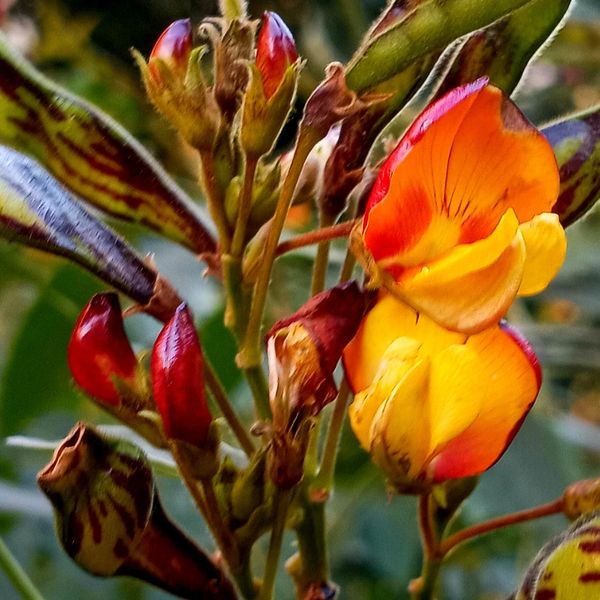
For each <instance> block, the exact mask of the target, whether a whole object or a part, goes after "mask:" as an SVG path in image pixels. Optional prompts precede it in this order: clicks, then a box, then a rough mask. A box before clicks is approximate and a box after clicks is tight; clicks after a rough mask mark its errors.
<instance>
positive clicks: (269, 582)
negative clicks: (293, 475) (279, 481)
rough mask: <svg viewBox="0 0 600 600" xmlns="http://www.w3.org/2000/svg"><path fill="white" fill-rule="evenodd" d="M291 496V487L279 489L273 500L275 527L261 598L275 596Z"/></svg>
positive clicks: (268, 599)
mask: <svg viewBox="0 0 600 600" xmlns="http://www.w3.org/2000/svg"><path fill="white" fill-rule="evenodd" d="M291 496H292V490H291V489H289V490H282V489H278V490H277V491H276V492H275V498H274V500H273V515H274V516H273V529H272V530H271V539H270V540H269V550H268V553H267V562H266V564H265V573H264V577H263V582H262V587H261V590H260V596H259V598H260V600H271V598H272V597H273V589H274V587H275V578H276V576H277V567H278V565H279V555H280V554H281V544H282V542H283V534H284V532H285V522H286V519H287V512H288V508H289V505H290V499H291Z"/></svg>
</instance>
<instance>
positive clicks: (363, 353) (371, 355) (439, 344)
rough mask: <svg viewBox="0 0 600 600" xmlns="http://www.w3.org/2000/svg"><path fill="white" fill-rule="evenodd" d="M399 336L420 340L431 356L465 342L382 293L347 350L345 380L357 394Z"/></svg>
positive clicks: (459, 336) (453, 333) (458, 334)
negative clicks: (346, 379) (452, 345)
mask: <svg viewBox="0 0 600 600" xmlns="http://www.w3.org/2000/svg"><path fill="white" fill-rule="evenodd" d="M399 337H408V338H413V339H415V340H419V342H420V344H421V345H422V352H423V354H429V355H433V354H437V353H438V352H440V351H441V350H443V349H444V348H447V347H448V346H450V345H451V344H461V343H463V342H464V341H465V339H466V336H465V335H464V334H462V333H455V332H452V331H448V330H447V329H444V328H442V327H440V326H439V325H438V324H437V323H436V322H435V321H433V320H432V319H430V318H429V317H427V316H426V315H423V314H421V315H420V314H418V313H417V312H415V311H414V309H412V308H410V307H409V306H408V305H406V304H405V303H403V302H401V301H400V300H398V299H396V298H394V297H393V296H392V295H390V294H385V293H382V294H381V296H380V299H379V300H378V301H377V304H376V305H375V306H374V307H373V308H372V309H371V310H370V311H369V313H367V316H366V317H365V318H364V319H363V320H362V323H361V325H360V327H359V329H358V332H357V333H356V336H355V337H354V339H353V340H352V341H351V342H350V343H349V344H348V345H347V346H346V349H345V350H344V369H345V371H346V377H347V378H348V381H349V383H350V386H351V387H352V389H353V390H354V392H355V393H356V392H360V391H361V390H364V389H365V388H367V387H368V386H369V385H371V382H372V381H373V380H374V378H375V375H376V373H377V371H378V369H379V365H380V363H381V360H382V358H383V355H384V354H385V352H386V350H387V349H388V347H389V346H390V344H391V343H392V342H393V341H394V340H396V339H397V338H399Z"/></svg>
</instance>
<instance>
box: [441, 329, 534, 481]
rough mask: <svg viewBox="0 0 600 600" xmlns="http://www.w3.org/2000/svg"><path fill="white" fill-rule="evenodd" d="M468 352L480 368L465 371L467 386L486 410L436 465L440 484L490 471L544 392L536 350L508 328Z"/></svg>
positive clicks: (480, 339)
mask: <svg viewBox="0 0 600 600" xmlns="http://www.w3.org/2000/svg"><path fill="white" fill-rule="evenodd" d="M467 347H468V348H469V349H470V350H471V351H472V352H474V353H475V354H476V356H477V364H476V366H475V368H473V369H472V370H470V371H469V372H465V374H464V378H465V381H464V385H465V386H470V387H471V391H472V393H473V394H477V395H479V397H480V399H481V406H480V409H479V414H478V415H477V418H476V419H475V420H474V421H473V423H472V425H471V426H470V427H468V428H467V429H466V430H465V431H464V432H463V433H462V434H460V435H459V436H458V437H456V438H455V439H454V440H453V441H451V442H450V443H449V444H448V445H447V446H446V447H445V448H444V449H443V450H442V451H441V453H440V454H439V455H438V456H437V457H436V458H435V459H434V460H433V463H432V465H431V471H432V474H433V477H434V479H435V480H436V481H444V480H446V479H451V478H456V477H466V476H470V475H476V474H478V473H482V472H483V471H485V470H486V469H489V468H490V467H491V466H492V465H493V464H494V463H495V462H496V461H497V460H498V459H499V458H500V456H501V455H502V453H503V452H504V450H505V449H506V447H507V446H508V444H509V443H510V441H511V440H512V438H513V436H514V435H515V434H516V432H517V431H518V429H519V426H520V424H521V423H522V421H523V419H524V418H525V416H526V415H527V412H528V411H529V409H530V408H531V406H532V405H533V402H534V401H535V398H536V396H537V393H538V390H539V387H540V381H541V375H540V369H539V364H538V363H537V359H536V358H535V355H534V354H533V351H532V350H531V348H530V347H529V345H528V344H527V342H526V341H525V340H523V339H522V338H520V337H519V336H518V335H517V334H516V333H515V332H514V331H512V330H511V329H510V328H508V327H507V326H502V327H499V326H497V327H492V328H490V329H487V330H486V331H484V332H482V333H480V334H478V335H473V336H471V337H470V338H469V339H468V340H467Z"/></svg>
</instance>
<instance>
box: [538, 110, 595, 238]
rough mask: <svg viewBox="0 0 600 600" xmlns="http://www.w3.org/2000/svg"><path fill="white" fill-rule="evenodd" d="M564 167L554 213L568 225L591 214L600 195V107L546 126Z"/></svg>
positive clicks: (544, 129)
mask: <svg viewBox="0 0 600 600" xmlns="http://www.w3.org/2000/svg"><path fill="white" fill-rule="evenodd" d="M542 133H543V134H544V135H545V136H546V137H547V138H548V140H549V141H550V143H551V144H552V147H553V148H554V153H555V154H556V159H557V161H558V166H559V167H560V194H559V196H558V200H557V202H556V204H555V205H554V212H555V213H556V214H558V215H559V216H560V220H561V223H562V224H563V225H564V226H567V225H571V223H574V222H575V221H577V220H578V219H580V218H581V217H582V216H583V215H585V213H587V212H588V211H589V210H590V209H591V208H592V207H593V206H594V204H595V203H596V201H597V200H598V198H600V107H596V108H593V109H591V110H590V111H588V112H585V113H582V114H580V115H575V116H572V117H570V118H568V119H566V120H564V121H559V122H558V123H554V124H553V125H549V126H547V127H544V128H543V129H542Z"/></svg>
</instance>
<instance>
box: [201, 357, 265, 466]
mask: <svg viewBox="0 0 600 600" xmlns="http://www.w3.org/2000/svg"><path fill="white" fill-rule="evenodd" d="M204 376H205V378H206V384H207V386H208V389H209V390H210V393H211V394H212V397H213V398H214V399H215V402H216V404H217V406H218V407H219V410H220V411H221V414H222V415H223V416H224V417H225V420H226V421H227V423H228V424H229V427H231V430H232V431H233V433H234V435H235V437H236V438H237V440H238V442H239V443H240V445H241V446H242V448H243V450H244V452H245V453H246V454H247V455H248V456H251V455H252V454H254V450H255V448H254V444H253V443H252V439H251V438H250V436H249V435H248V432H247V431H246V429H245V427H244V426H243V425H242V424H241V423H240V421H239V419H238V417H237V415H236V414H235V411H234V410H233V407H232V406H231V404H230V403H229V398H228V397H227V393H226V392H225V390H224V389H223V386H222V384H221V382H220V381H219V378H218V377H217V374H216V373H215V370H214V368H213V366H212V365H211V364H210V362H209V361H208V360H207V359H206V357H204Z"/></svg>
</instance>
